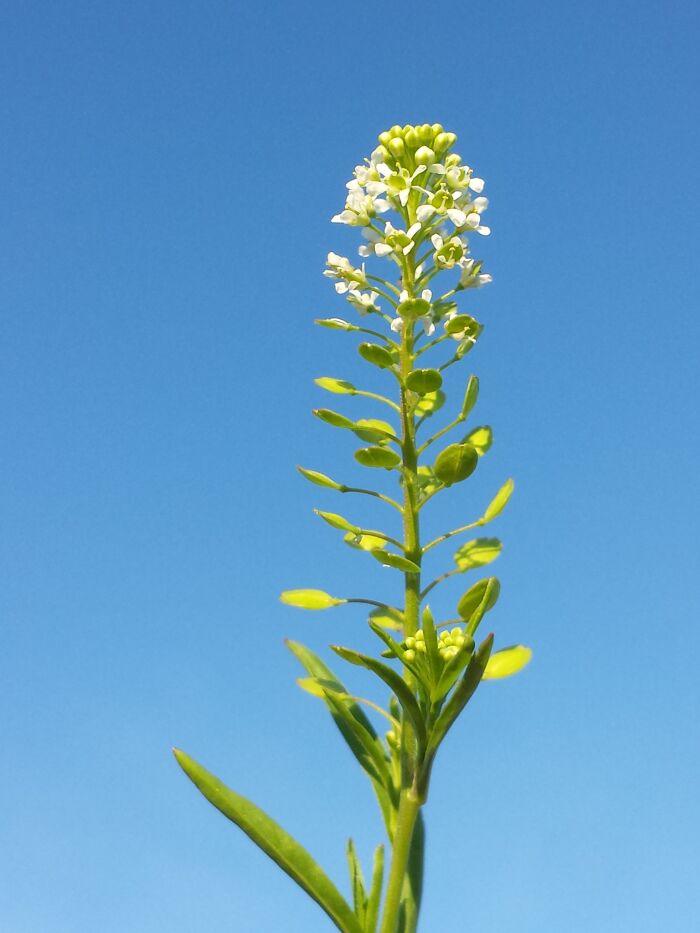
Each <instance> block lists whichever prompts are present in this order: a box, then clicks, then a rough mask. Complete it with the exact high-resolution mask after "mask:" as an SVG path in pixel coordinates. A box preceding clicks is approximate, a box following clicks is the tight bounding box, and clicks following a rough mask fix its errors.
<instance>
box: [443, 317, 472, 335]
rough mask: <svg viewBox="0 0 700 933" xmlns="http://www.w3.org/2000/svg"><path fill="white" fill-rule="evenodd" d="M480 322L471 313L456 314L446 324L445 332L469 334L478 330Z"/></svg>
mask: <svg viewBox="0 0 700 933" xmlns="http://www.w3.org/2000/svg"><path fill="white" fill-rule="evenodd" d="M478 328H479V322H478V321H477V320H476V319H475V318H473V317H472V316H471V315H470V314H456V315H455V316H454V317H453V318H450V320H449V321H448V322H447V323H446V324H445V332H446V333H448V334H450V336H454V335H455V334H462V333H464V335H465V336H467V335H468V334H471V333H474V332H476V331H478Z"/></svg>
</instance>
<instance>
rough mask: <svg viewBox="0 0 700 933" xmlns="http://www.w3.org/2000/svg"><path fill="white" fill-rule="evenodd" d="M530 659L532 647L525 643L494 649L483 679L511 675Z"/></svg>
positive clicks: (495, 678)
mask: <svg viewBox="0 0 700 933" xmlns="http://www.w3.org/2000/svg"><path fill="white" fill-rule="evenodd" d="M531 659H532V649H531V648H528V647H527V646H526V645H511V646H510V647H508V648H501V650H500V651H495V652H494V653H493V654H492V655H491V657H490V658H489V663H488V664H487V665H486V670H485V671H484V680H500V678H502V677H512V676H513V674H517V673H518V672H519V671H521V670H522V669H523V668H524V667H526V666H527V665H528V664H529V663H530V660H531Z"/></svg>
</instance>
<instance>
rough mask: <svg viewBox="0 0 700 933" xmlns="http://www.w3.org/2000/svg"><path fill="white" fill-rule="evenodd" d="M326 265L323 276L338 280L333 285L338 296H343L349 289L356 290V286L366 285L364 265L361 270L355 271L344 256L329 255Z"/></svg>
mask: <svg viewBox="0 0 700 933" xmlns="http://www.w3.org/2000/svg"><path fill="white" fill-rule="evenodd" d="M326 265H327V266H328V268H327V269H326V270H325V272H324V273H323V274H324V275H325V276H327V277H328V278H329V279H340V281H339V282H336V283H335V290H336V291H337V292H338V294H339V295H344V294H345V292H347V291H349V290H350V289H351V288H357V286H358V285H367V276H366V275H365V267H364V264H363V265H362V268H360V269H356V268H355V267H354V266H353V264H352V263H351V262H350V260H349V259H348V258H347V257H346V256H339V255H338V254H337V253H329V254H328V258H327V259H326Z"/></svg>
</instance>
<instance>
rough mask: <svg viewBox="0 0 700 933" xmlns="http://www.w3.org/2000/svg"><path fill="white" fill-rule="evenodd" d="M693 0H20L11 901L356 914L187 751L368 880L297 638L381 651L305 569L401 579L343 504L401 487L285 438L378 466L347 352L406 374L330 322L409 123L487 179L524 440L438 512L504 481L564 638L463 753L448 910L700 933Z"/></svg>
mask: <svg viewBox="0 0 700 933" xmlns="http://www.w3.org/2000/svg"><path fill="white" fill-rule="evenodd" d="M698 10H699V8H698V6H697V4H696V3H691V2H689V0H680V2H676V3H668V2H648V0H634V2H632V0H620V2H617V3H614V4H612V3H603V2H600V0H593V2H589V3H587V4H574V3H561V2H554V0H543V2H541V3H538V4H529V3H518V2H515V0H505V2H500V3H497V4H487V3H473V4H461V3H452V4H447V5H437V6H436V5H435V4H419V3H415V2H402V3H400V4H399V3H381V2H377V3H374V4H372V5H365V6H358V5H357V4H354V3H353V4H348V3H320V2H306V3H303V4H273V3H261V4H242V3H237V2H230V3H224V2H204V3H185V2H178V0H169V2H167V3H166V2H148V0H141V2H138V3H136V2H130V0H125V2H119V3H114V2H112V3H106V2H101V0H97V2H95V0H90V2H85V0H73V2H70V3H67V2H61V0H58V2H51V3H48V2H45V3H38V2H26V3H19V2H7V3H5V4H4V5H3V8H2V12H0V86H1V87H2V95H1V99H0V160H1V163H2V165H1V167H0V201H1V203H2V223H1V225H0V240H1V242H0V314H1V315H2V338H1V340H0V361H1V371H0V408H1V413H2V417H1V426H0V430H1V437H2V459H1V462H0V500H1V517H0V521H1V528H2V530H1V532H0V552H1V553H0V562H1V564H2V579H1V582H0V614H1V615H0V624H1V627H2V629H1V630H2V641H1V647H0V735H1V736H2V758H3V766H2V769H1V770H0V838H1V839H2V845H1V846H0V928H2V930H3V931H6V933H94V931H99V933H153V931H157V930H168V931H169V933H192V931H200V930H201V931H207V933H225V931H236V933H316V931H318V933H323V931H326V930H329V929H330V922H329V921H328V920H327V918H326V916H325V915H324V914H322V913H321V912H320V911H319V909H318V908H317V906H316V905H315V904H313V903H312V902H311V901H310V900H308V899H307V898H306V897H305V895H304V894H303V893H301V892H300V891H298V889H297V888H296V887H295V886H294V884H293V883H292V882H291V881H290V880H289V879H288V878H287V877H286V876H284V875H282V874H281V873H280V872H279V871H278V870H277V869H276V868H275V866H273V865H272V863H271V862H269V861H268V860H267V859H266V858H265V857H264V856H263V855H261V854H260V853H259V852H258V851H257V850H256V849H255V847H254V846H253V844H252V843H251V842H250V841H249V840H247V839H246V838H245V837H244V836H243V835H242V834H241V833H240V831H239V830H238V829H236V828H235V827H234V826H233V825H231V824H229V823H227V822H226V820H225V819H224V818H223V817H222V816H221V815H220V814H218V813H217V812H216V811H215V810H214V809H213V808H212V807H210V806H209V804H207V803H206V801H204V800H203V798H201V797H200V796H199V795H198V794H197V792H196V791H195V790H194V788H193V787H192V786H191V785H190V784H189V782H188V781H187V780H186V778H185V777H184V775H183V774H182V773H181V772H180V771H179V769H178V768H177V766H176V764H175V762H174V761H173V760H172V758H171V755H170V751H169V749H170V746H171V745H178V746H180V747H182V748H184V749H185V750H187V751H188V752H189V753H190V754H191V755H193V756H194V757H196V758H197V759H198V760H200V761H201V762H202V763H204V764H205V765H206V766H207V767H208V768H210V770H212V771H214V772H215V773H217V774H218V775H220V776H221V777H222V778H223V779H224V780H226V781H227V782H228V783H229V784H230V785H231V786H232V787H234V788H235V789H236V790H238V791H239V792H240V793H243V794H245V795H248V796H251V797H253V798H254V799H255V800H256V802H258V803H259V804H260V805H261V806H263V807H264V808H266V809H267V810H268V811H269V812H270V813H271V814H272V815H274V816H275V817H276V818H277V819H278V820H279V821H280V822H281V823H283V825H284V826H285V827H287V828H288V829H289V830H290V831H291V832H293V833H295V834H297V835H298V836H299V837H300V838H301V840H302V841H303V842H304V843H305V845H307V847H308V848H309V849H310V850H311V851H312V852H313V853H314V855H316V857H317V858H318V859H319V861H320V862H321V863H322V864H323V865H324V866H326V868H327V870H328V871H329V873H330V874H331V875H332V877H333V878H334V879H336V881H337V883H338V884H339V885H341V886H342V889H343V890H347V884H346V880H345V865H344V846H345V840H346V838H347V836H348V835H350V834H351V833H352V834H353V835H354V837H355V838H356V840H357V844H358V847H359V850H360V853H361V856H362V858H363V859H364V860H365V861H367V860H368V859H369V857H370V853H371V850H372V848H373V847H374V845H375V844H376V843H377V842H378V841H379V840H380V839H381V835H382V833H381V826H380V821H379V819H378V817H377V815H376V813H375V811H374V809H373V802H372V798H371V793H370V791H369V788H368V785H367V783H366V781H365V779H364V777H363V776H362V775H361V773H360V771H359V769H358V768H357V767H356V765H355V763H354V761H353V760H352V759H351V758H350V756H349V754H348V753H347V752H346V750H345V747H344V745H343V744H342V741H341V740H340V738H339V737H338V736H337V734H336V732H335V729H334V727H333V725H332V723H331V722H330V719H329V718H328V716H327V714H326V713H325V711H324V709H323V708H322V706H321V704H320V703H318V701H315V700H314V699H313V698H310V697H308V696H306V695H305V694H303V693H302V692H301V691H300V690H299V689H298V688H297V687H296V686H295V683H294V679H295V678H296V677H297V676H299V675H300V673H301V669H300V668H299V667H298V665H297V664H296V662H295V660H294V659H293V658H292V657H291V656H290V655H289V653H288V652H287V651H286V650H285V648H284V645H283V638H284V637H285V636H290V637H292V638H295V639H298V640H300V641H303V642H305V643H307V644H309V645H310V646H311V647H312V648H314V649H315V650H317V651H319V652H323V654H324V657H328V653H327V651H326V647H325V646H326V645H327V644H328V643H330V642H340V643H345V644H351V645H354V646H357V647H360V648H363V647H365V648H367V647H369V646H370V645H371V644H372V642H371V640H370V638H369V637H368V634H367V631H366V626H365V624H364V617H363V615H362V613H359V612H355V611H354V610H352V609H350V608H347V609H340V610H337V611H335V612H333V613H330V612H329V613H318V614H312V613H306V614H305V613H302V612H299V611H298V610H294V609H290V608H288V607H284V606H282V605H281V604H280V603H279V602H278V600H277V596H278V593H279V592H280V591H281V590H282V589H286V588H291V587H297V586H316V587H322V588H324V589H327V590H329V591H330V592H332V593H336V594H339V595H349V594H351V593H353V594H356V595H371V596H391V594H392V592H394V590H395V588H396V581H395V580H394V576H396V575H395V574H394V573H393V572H391V571H387V570H383V569H382V568H380V567H379V565H376V566H375V565H374V563H373V562H372V561H371V560H369V559H363V558H362V557H361V556H356V555H355V554H354V553H353V552H351V551H350V550H348V549H347V548H345V547H344V546H343V545H342V543H341V544H339V545H338V546H337V547H336V546H335V542H334V538H337V537H338V535H337V533H336V532H334V531H332V530H331V529H329V528H328V527H326V526H325V525H323V524H322V523H321V522H319V521H318V520H317V519H316V518H315V517H314V516H313V514H312V512H311V509H312V508H313V507H314V506H318V507H321V508H326V509H330V510H335V509H339V510H341V511H343V512H344V513H345V514H346V515H348V516H349V517H351V518H357V519H358V520H363V521H367V522H369V521H370V520H371V521H372V523H373V524H378V523H380V522H381V521H382V520H384V518H385V514H384V513H383V512H382V511H381V509H375V508H374V507H372V506H369V505H368V504H367V503H365V502H355V503H353V502H348V501H347V499H346V498H344V499H343V500H342V502H340V501H338V499H337V497H334V494H333V493H332V492H330V491H325V490H321V489H318V488H316V487H314V486H311V485H309V484H307V483H305V482H304V480H303V479H301V478H300V477H299V476H298V474H297V473H296V471H295V470H294V465H295V464H297V463H301V464H303V465H305V466H309V467H313V468H316V469H319V470H323V471H325V472H328V473H330V474H331V475H334V476H338V477H339V478H341V479H344V480H346V481H350V480H357V479H359V478H360V476H361V475H362V470H361V468H359V467H357V466H355V465H354V464H353V461H352V456H351V455H352V450H353V439H352V438H351V437H346V436H345V435H343V434H341V433H339V432H335V433H334V432H332V431H331V430H329V429H327V428H325V427H324V426H323V425H321V424H320V423H318V422H316V421H315V419H313V418H312V417H311V415H310V413H309V412H310V409H311V408H313V407H315V406H318V405H320V404H323V403H324V402H325V403H328V402H329V401H330V399H329V397H328V396H325V397H324V394H323V393H322V392H321V391H320V390H319V389H317V388H316V387H315V386H314V385H313V378H314V377H315V376H318V375H333V376H339V377H343V378H349V379H351V380H353V381H355V382H363V384H367V385H369V384H374V385H376V386H382V385H383V384H384V383H383V381H382V375H381V374H379V373H368V372H367V370H368V367H366V366H365V365H364V364H363V363H362V362H361V361H360V359H359V357H358V356H357V354H356V352H355V349H354V344H355V341H354V339H353V338H352V337H348V336H345V335H341V334H338V333H336V332H331V331H325V330H322V329H320V328H315V327H314V326H313V324H312V320H313V318H314V317H318V316H329V315H343V314H345V315H347V314H348V313H352V312H351V311H350V309H347V308H346V306H345V305H344V302H343V300H342V298H339V297H337V296H336V295H335V293H334V291H333V288H332V287H331V285H330V283H329V282H328V281H327V280H326V279H323V278H322V276H321V271H322V269H323V264H324V260H325V255H326V253H327V252H328V250H335V251H338V252H341V253H350V254H351V255H352V254H353V251H354V244H355V243H356V242H357V240H356V233H355V232H354V231H349V230H347V229H344V228H340V227H338V226H337V225H333V226H331V224H330V223H329V219H330V216H331V215H332V214H333V213H335V212H336V211H337V210H339V209H340V208H341V207H342V203H343V199H344V184H345V181H346V180H347V178H348V177H349V175H350V172H351V170H352V167H353V166H354V165H355V164H356V163H357V162H359V161H361V159H362V157H363V156H364V155H366V154H368V153H369V152H370V151H371V149H372V148H373V147H374V145H375V138H376V135H377V133H379V132H380V131H382V130H383V129H385V128H387V127H389V126H390V125H391V124H393V123H396V122H399V123H404V122H424V121H428V122H433V121H440V122H442V123H443V124H444V125H445V127H446V128H448V129H451V130H454V131H455V132H456V133H457V134H458V136H459V143H458V146H457V148H458V151H459V152H460V153H461V154H462V156H463V158H464V159H465V161H467V162H468V163H469V164H471V165H473V166H474V167H475V168H476V170H477V173H478V174H480V175H482V176H484V177H485V178H486V180H487V189H486V193H487V194H488V195H489V197H490V199H491V208H490V210H489V213H488V215H487V216H488V219H489V223H490V224H491V226H492V228H493V234H492V236H491V237H490V238H489V239H487V240H480V241H479V244H478V246H479V252H478V254H479V255H481V256H482V257H483V258H484V260H485V263H486V267H487V268H488V270H489V271H490V272H491V273H492V274H493V276H494V284H493V285H491V286H490V287H489V288H488V289H484V290H482V291H481V292H479V293H471V294H469V295H468V296H467V299H466V304H465V309H467V310H470V311H472V312H473V313H474V314H476V316H477V317H479V318H480V319H481V320H482V321H483V322H484V323H485V325H486V330H485V332H484V335H483V338H482V340H481V341H480V343H479V346H478V347H477V349H476V350H475V351H474V352H473V354H471V355H470V356H469V357H468V359H467V361H466V362H465V364H464V365H463V367H462V370H461V372H460V373H457V374H455V377H454V379H453V380H452V382H451V383H450V388H452V390H453V392H454V393H455V394H456V393H459V392H460V391H461V387H462V386H463V383H464V380H466V377H467V375H468V374H469V372H472V371H473V372H476V373H478V375H479V377H480V379H481V387H482V391H481V395H480V399H479V403H478V406H477V409H476V411H475V413H474V416H473V423H474V424H484V423H487V424H491V425H493V427H494V431H495V437H496V441H495V444H494V447H493V449H492V451H491V452H490V453H489V454H488V456H487V458H486V460H485V461H483V462H482V465H481V467H480V470H479V472H478V475H477V476H476V477H475V479H474V480H473V481H470V483H469V484H467V485H465V486H463V487H458V488H457V489H455V490H454V491H453V492H451V493H450V495H449V496H448V495H446V496H444V497H443V498H444V500H445V501H444V502H443V503H439V501H438V503H436V506H435V509H434V511H433V512H432V514H431V517H430V519H429V521H428V523H427V527H428V529H431V530H435V531H436V532H438V531H440V530H446V528H447V527H449V526H453V525H454V524H456V523H460V522H461V521H468V520H469V519H470V518H472V517H474V515H475V514H478V510H479V509H481V508H482V507H483V504H484V503H485V502H486V501H488V499H489V498H490V496H491V494H492V493H493V492H494V491H495V490H496V489H497V488H498V487H499V486H500V485H501V483H502V482H503V481H504V480H505V479H506V478H507V477H508V476H513V477H514V478H515V480H516V483H517V490H516V496H515V497H514V499H513V501H512V503H511V505H510V506H509V508H508V510H507V511H506V513H504V515H503V517H502V518H501V519H499V522H498V525H494V526H493V528H494V532H496V533H498V534H499V535H500V536H501V537H502V538H503V540H504V542H505V549H504V553H503V555H502V557H501V558H500V559H499V562H498V564H497V565H495V567H494V570H495V571H497V572H498V575H499V576H500V578H501V580H502V583H503V594H502V597H501V600H500V602H499V605H498V607H497V608H496V610H494V612H493V613H492V614H491V615H490V617H489V619H490V623H491V625H492V626H493V627H494V628H495V631H496V634H497V639H498V642H499V643H500V644H501V645H507V644H510V643H513V642H516V641H523V642H525V643H527V644H530V645H532V646H533V648H534V651H535V656H534V660H533V663H532V664H531V666H530V667H529V669H528V670H527V672H526V673H523V674H522V675H520V676H519V677H517V678H513V679H512V680H509V681H505V682H502V683H499V684H487V685H484V687H483V689H482V690H481V691H480V692H479V693H478V695H477V697H476V699H475V700H474V703H473V705H472V706H470V708H469V710H468V713H467V714H466V715H465V716H464V717H463V719H462V720H460V723H459V726H458V727H456V728H455V730H454V732H453V733H452V734H451V735H450V738H449V740H448V742H447V743H446V745H445V748H444V753H443V754H442V756H441V759H440V760H439V761H438V766H437V768H436V771H435V776H434V782H433V787H432V794H431V799H430V802H429V804H428V807H427V819H428V840H429V841H428V861H427V878H426V884H427V893H426V896H425V906H424V916H423V927H422V928H423V929H424V930H426V931H431V933H438V931H440V933H461V931H478V933H503V931H506V930H507V931H509V933H550V931H551V933H560V931H562V930H564V931H566V933H591V931H596V933H657V931H660V930H670V931H673V933H692V931H694V930H696V929H697V916H698V911H700V888H698V885H697V877H698V872H699V870H700V856H699V852H698V845H699V844H698V838H699V833H700V808H699V804H698V780H699V778H700V773H699V772H700V753H699V747H698V742H699V738H700V736H699V728H698V727H699V726H700V715H699V711H700V702H699V700H700V696H699V694H700V690H699V688H698V679H699V676H698V657H699V656H700V638H699V636H698V627H699V623H698V579H699V578H700V574H698V558H697V528H698V523H699V521H700V514H699V512H700V507H699V500H700V497H699V496H698V460H699V458H700V444H699V442H698V414H697V398H698V376H697V372H698V361H697V360H698V341H699V340H700V325H699V324H698V311H699V307H698V306H699V300H698V299H699V298H700V287H699V285H698V274H697V256H698V233H699V227H700V223H699V218H700V210H699V209H698V203H699V195H700V191H699V187H700V186H699V185H698V176H699V172H698V141H699V138H700V133H699V131H698V120H697V88H698V81H699V79H700V74H699V73H698V72H699V71H700V69H699V68H698V59H697V35H698V27H700V13H699V12H698ZM352 401H355V400H352ZM331 404H333V403H331ZM341 405H342V400H340V401H338V405H337V406H334V407H340V406H341ZM344 410H346V411H348V412H349V413H350V414H353V415H354V416H377V415H379V414H380V413H379V412H378V411H377V410H376V409H375V408H372V407H371V406H366V405H364V406H363V405H357V406H355V405H348V406H347V407H346V408H345V409H344ZM365 479H366V476H365ZM444 559H445V560H446V561H449V559H450V552H449V551H446V552H445V555H444ZM463 588H464V587H462V586H460V585H458V584H455V586H454V587H452V588H450V587H449V586H446V587H445V588H444V593H442V594H440V595H439V596H437V595H436V599H435V600H434V608H435V609H436V611H437V612H438V613H443V615H444V614H447V613H451V612H452V610H453V607H454V601H455V599H456V598H457V597H458V596H459V595H460V593H461V592H462V589H463ZM438 592H439V591H438ZM341 663H342V662H340V661H338V663H337V664H336V665H335V666H336V667H339V666H340V665H341ZM347 679H348V680H350V681H351V683H352V684H353V686H354V688H355V689H356V690H357V691H358V692H364V693H367V692H371V691H372V690H373V687H372V685H371V682H370V680H369V678H368V677H365V676H364V675H363V674H362V672H360V671H353V670H350V672H349V674H348V677H347Z"/></svg>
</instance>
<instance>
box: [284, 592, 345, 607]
mask: <svg viewBox="0 0 700 933" xmlns="http://www.w3.org/2000/svg"><path fill="white" fill-rule="evenodd" d="M280 602H282V603H284V604H285V605H287V606H296V607H297V608H298V609H330V608H331V606H342V605H343V603H345V602H347V600H345V599H336V598H335V596H331V595H330V593H325V592H324V591H323V590H285V591H284V593H282V594H281V595H280Z"/></svg>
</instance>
